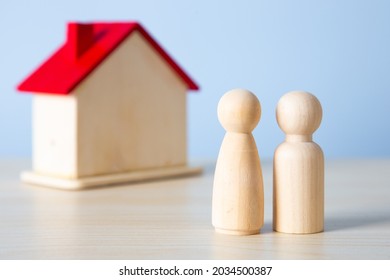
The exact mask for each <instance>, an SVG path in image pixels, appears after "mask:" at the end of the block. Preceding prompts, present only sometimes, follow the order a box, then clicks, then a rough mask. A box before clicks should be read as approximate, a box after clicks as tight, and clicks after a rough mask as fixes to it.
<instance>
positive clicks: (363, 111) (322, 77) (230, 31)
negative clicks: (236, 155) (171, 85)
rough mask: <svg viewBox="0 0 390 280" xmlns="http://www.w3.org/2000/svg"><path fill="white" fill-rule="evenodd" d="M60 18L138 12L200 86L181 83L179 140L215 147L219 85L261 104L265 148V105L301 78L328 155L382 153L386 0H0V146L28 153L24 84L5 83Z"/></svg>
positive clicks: (23, 69)
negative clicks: (184, 95) (183, 128)
mask: <svg viewBox="0 0 390 280" xmlns="http://www.w3.org/2000/svg"><path fill="white" fill-rule="evenodd" d="M70 20H81V21H90V20H112V21H114V20H138V21H140V22H141V23H142V24H143V25H144V26H145V27H146V29H147V30H149V32H150V33H151V34H152V35H153V36H154V37H155V38H156V39H157V40H158V41H159V42H160V43H161V44H162V46H163V47H164V48H165V49H166V50H167V51H168V52H169V53H170V54H171V55H172V56H173V57H174V59H175V60H176V61H178V62H179V64H180V65H182V66H183V67H184V69H185V70H186V71H187V72H188V73H189V74H190V76H192V77H193V78H194V79H195V80H196V81H197V82H198V83H199V85H200V86H201V91H200V92H198V93H190V94H189V100H188V106H189V112H188V122H189V152H190V156H191V157H192V158H216V156H217V154H218V149H219V146H220V143H221V141H222V138H223V135H224V130H223V129H222V128H221V126H220V125H219V123H218V120H217V117H216V107H217V103H218V100H219V98H220V97H221V96H222V95H223V93H224V92H226V91H227V90H229V89H232V88H236V87H243V88H247V89H249V90H251V91H253V92H254V93H255V94H256V95H257V96H258V97H259V99H260V102H261V104H262V110H263V113H262V119H261V121H260V124H259V126H258V127H257V128H256V130H255V131H254V136H255V138H256V141H257V145H258V149H259V152H260V156H261V157H262V158H263V159H264V158H265V159H267V158H268V159H269V158H272V155H273V151H274V149H275V147H276V146H277V145H278V144H279V143H280V142H281V141H283V138H284V135H283V133H282V132H281V131H280V129H279V128H278V126H277V123H276V120H275V106H276V104H277V101H278V99H279V98H280V97H281V96H282V95H283V94H284V93H286V92H288V91H290V90H295V89H303V90H307V91H310V92H312V93H314V94H315V95H316V96H317V97H318V98H319V100H320V101H321V103H322V106H323V111H324V117H323V122H322V125H321V127H320V128H319V130H318V131H317V132H316V134H315V135H314V139H315V141H316V142H317V143H319V144H320V145H321V146H322V148H323V150H324V152H325V154H326V156H327V158H346V157H348V158H351V157H352V158H359V157H389V156H390V148H389V146H390V126H389V120H390V110H389V105H390V95H389V93H390V92H389V89H390V54H389V52H390V1H385V0H383V1H379V0H371V1H352V0H344V1H336V0H328V1H303V0H296V1H292V0H291V1H287V0H285V1H254V0H253V1H243V0H241V1H200V0H198V1H178V0H177V1H174V0H171V1H151V0H149V1H116V0H110V1H98V0H93V1H80V0H67V1H43V0H40V1H21V0H13V1H1V2H0V26H1V37H0V137H1V138H0V139H1V140H0V141H1V142H0V143H1V145H0V156H1V157H15V156H18V157H19V156H30V155H31V96H29V95H24V94H17V93H16V90H15V86H16V85H17V84H18V83H19V82H20V81H21V80H22V79H23V78H24V77H25V76H26V75H27V74H28V73H29V72H30V71H32V70H33V69H35V68H36V67H37V66H38V65H39V64H40V63H41V62H42V61H43V60H44V59H46V58H47V57H48V55H49V54H51V53H52V52H53V51H54V50H55V49H56V48H57V47H58V46H59V45H60V44H62V43H63V41H64V38H65V24H66V22H67V21H70Z"/></svg>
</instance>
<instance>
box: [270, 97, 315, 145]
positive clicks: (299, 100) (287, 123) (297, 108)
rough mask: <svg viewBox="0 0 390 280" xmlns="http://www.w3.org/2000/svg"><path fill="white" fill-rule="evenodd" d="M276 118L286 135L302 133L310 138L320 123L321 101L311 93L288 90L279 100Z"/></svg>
mask: <svg viewBox="0 0 390 280" xmlns="http://www.w3.org/2000/svg"><path fill="white" fill-rule="evenodd" d="M276 119H277V122H278V125H279V127H280V128H281V129H282V130H283V131H284V132H285V133H286V134H287V135H291V136H294V135H296V136H298V135H304V136H307V138H308V139H311V135H312V134H313V133H314V131H316V130H317V128H318V127H319V126H320V124H321V119H322V107H321V103H320V102H319V101H318V99H317V98H316V97H315V96H314V95H313V94H311V93H308V92H304V91H291V92H288V93H286V94H285V95H283V96H282V98H280V100H279V103H278V106H277V108H276Z"/></svg>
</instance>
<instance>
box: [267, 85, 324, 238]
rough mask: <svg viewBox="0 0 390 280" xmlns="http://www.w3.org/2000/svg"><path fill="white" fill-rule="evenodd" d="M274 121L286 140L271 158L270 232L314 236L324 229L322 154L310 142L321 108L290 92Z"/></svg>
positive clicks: (305, 95)
mask: <svg viewBox="0 0 390 280" xmlns="http://www.w3.org/2000/svg"><path fill="white" fill-rule="evenodd" d="M276 118H277V121H278V124H279V127H280V128H281V129H282V130H283V131H284V132H285V133H286V140H285V142H283V143H282V144H280V145H279V147H278V148H277V149H276V151H275V155H274V192H273V195H274V204H273V210H274V215H273V217H274V230H275V231H279V232H285V233H298V234H306V233H316V232H321V231H323V230H324V155H323V153H322V150H321V148H320V146H318V145H317V144H316V143H314V142H313V141H312V134H313V133H314V131H316V129H317V128H318V127H319V126H320V123H321V119H322V108H321V104H320V102H319V101H318V99H317V98H316V97H315V96H314V95H312V94H310V93H307V92H303V91H292V92H289V93H287V94H286V95H284V96H283V97H282V98H281V99H280V100H279V103H278V106H277V109H276Z"/></svg>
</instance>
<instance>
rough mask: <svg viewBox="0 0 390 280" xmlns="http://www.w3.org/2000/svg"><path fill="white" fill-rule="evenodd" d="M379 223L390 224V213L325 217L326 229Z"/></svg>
mask: <svg viewBox="0 0 390 280" xmlns="http://www.w3.org/2000/svg"><path fill="white" fill-rule="evenodd" d="M374 224H375V225H378V224H389V225H390V213H389V214H388V215H384V214H380V215H367V214H366V215H364V214H362V215H361V216H357V215H356V216H354V217H353V216H352V217H351V216H344V217H343V216H342V215H340V216H339V217H329V218H327V217H325V231H338V230H345V229H349V228H357V227H364V226H370V225H374Z"/></svg>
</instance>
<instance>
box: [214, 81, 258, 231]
mask: <svg viewBox="0 0 390 280" xmlns="http://www.w3.org/2000/svg"><path fill="white" fill-rule="evenodd" d="M260 115H261V107H260V103H259V101H258V99H257V97H256V96H255V95H254V94H253V93H251V92H249V91H247V90H242V89H236V90H231V91H229V92H227V93H226V94H225V95H224V96H223V97H222V98H221V100H220V102H219V104H218V118H219V121H220V122H221V124H222V126H223V127H224V128H225V130H226V131H227V132H226V135H225V138H224V140H223V143H222V145H221V149H220V152H219V156H218V161H217V165H216V170H215V176H214V188H213V205H212V223H213V226H214V227H215V229H216V231H217V232H220V233H225V234H233V235H249V234H257V233H259V231H260V228H261V227H262V226H263V222H264V194H263V176H262V171H261V165H260V158H259V155H258V151H257V147H256V143H255V140H254V138H253V136H252V133H251V132H252V130H253V129H254V128H255V127H256V125H257V123H258V122H259V120H260Z"/></svg>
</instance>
